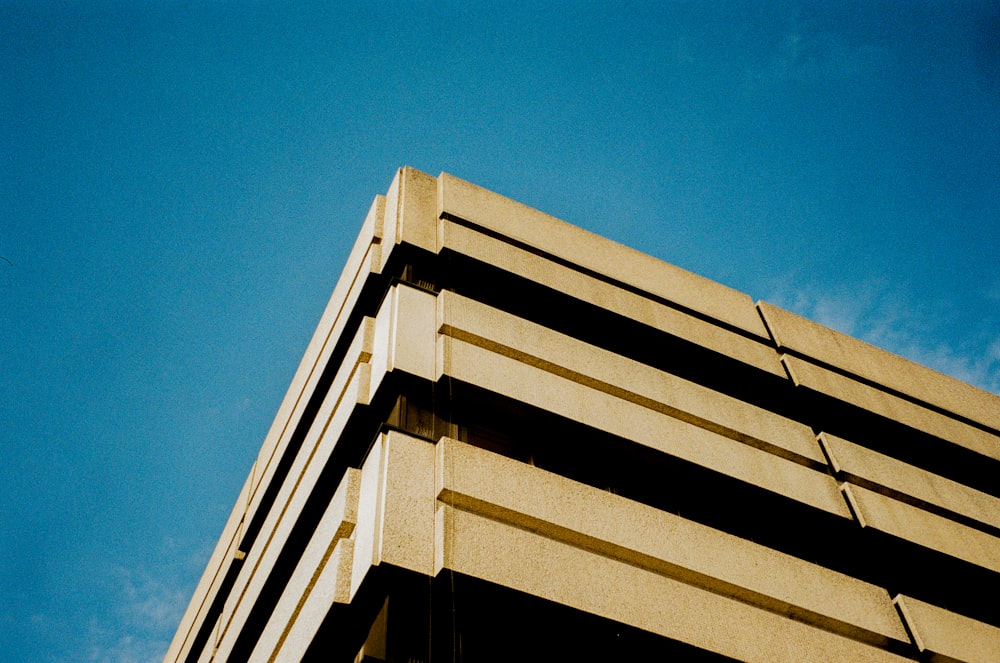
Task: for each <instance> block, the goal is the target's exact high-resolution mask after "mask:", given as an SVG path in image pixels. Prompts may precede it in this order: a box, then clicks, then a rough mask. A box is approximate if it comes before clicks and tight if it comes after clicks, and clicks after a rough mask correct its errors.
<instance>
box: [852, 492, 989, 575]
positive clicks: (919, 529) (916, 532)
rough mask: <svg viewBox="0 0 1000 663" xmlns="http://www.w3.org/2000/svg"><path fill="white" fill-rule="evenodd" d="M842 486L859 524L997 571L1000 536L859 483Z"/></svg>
mask: <svg viewBox="0 0 1000 663" xmlns="http://www.w3.org/2000/svg"><path fill="white" fill-rule="evenodd" d="M841 489H842V490H843V491H844V493H845V495H846V497H847V499H848V501H849V502H850V504H851V505H852V507H853V509H854V510H856V512H857V513H856V514H855V515H856V516H857V519H858V521H859V522H861V524H862V526H864V527H871V528H873V529H876V530H879V531H880V532H885V533H887V534H891V535H893V536H896V537H899V538H901V539H905V540H906V541H910V542H912V543H915V544H917V545H920V546H923V547H925V548H930V549H931V550H936V551H938V552H940V553H944V554H945V555H950V556H952V557H955V558H957V559H961V560H964V561H966V562H969V563H970V564H975V565H977V566H981V567H983V568H985V569H989V570H990V571H993V572H994V573H1000V538H997V537H995V536H992V535H990V534H987V533H986V532H982V531H980V530H977V529H972V528H971V527H967V526H966V525H962V524H960V523H957V522H955V521H954V520H949V519H948V518H944V517H942V516H939V515H937V514H933V513H930V512H929V511H924V510H923V509H920V508H918V507H915V506H912V505H910V504H906V503H905V502H900V501H899V500H895V499H892V498H891V497H886V496H885V495H882V494H881V493H876V492H874V491H872V490H868V489H867V488H862V487H861V486H855V485H851V484H847V483H845V484H843V485H842V486H841Z"/></svg>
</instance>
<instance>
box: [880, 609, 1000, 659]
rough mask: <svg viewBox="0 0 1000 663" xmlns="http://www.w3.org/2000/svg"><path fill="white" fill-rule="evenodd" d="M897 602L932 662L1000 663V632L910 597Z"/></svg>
mask: <svg viewBox="0 0 1000 663" xmlns="http://www.w3.org/2000/svg"><path fill="white" fill-rule="evenodd" d="M895 602H896V605H897V606H899V611H900V613H901V614H902V615H903V618H904V619H905V620H906V624H907V627H908V628H909V629H910V632H911V633H912V634H913V637H914V639H915V640H916V643H917V646H918V647H919V648H920V651H922V652H927V653H929V654H930V655H931V657H930V659H929V660H931V661H959V662H960V663H1000V628H997V627H996V626H991V625H990V624H984V623H983V622H980V621H976V620H974V619H969V618H968V617H963V616H962V615H959V614H956V613H954V612H949V611H948V610H945V609H944V608H939V607H937V606H934V605H931V604H929V603H924V602H923V601H918V600H917V599H914V598H911V597H909V596H903V595H899V596H897V597H896V598H895Z"/></svg>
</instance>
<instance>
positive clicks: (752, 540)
mask: <svg viewBox="0 0 1000 663" xmlns="http://www.w3.org/2000/svg"><path fill="white" fill-rule="evenodd" d="M998 597H1000V398H998V397H996V396H994V395H992V394H989V393H987V392H984V391H981V390H978V389H976V388H974V387H971V386H969V385H967V384H965V383H962V382H960V381H957V380H954V379H952V378H949V377H946V376H943V375H941V374H939V373H936V372H934V371H931V370H929V369H927V368H924V367H921V366H919V365H916V364H913V363H911V362H909V361H906V360H904V359H902V358H900V357H897V356H895V355H892V354H889V353H887V352H884V351H882V350H879V349H877V348H874V347H872V346H870V345H867V344H865V343H862V342H861V341H858V340H856V339H853V338H850V337H848V336H844V335H842V334H839V333H837V332H835V331H833V330H830V329H827V328H824V327H822V326H820V325H817V324H815V323H813V322H810V321H808V320H805V319H803V318H800V317H798V316H796V315H794V314H792V313H790V312H788V311H784V310H782V309H780V308H778V307H776V306H772V305H770V304H767V303H763V302H761V303H756V304H755V303H754V302H753V301H752V300H751V299H750V298H749V297H748V296H747V295H744V294H742V293H739V292H736V291H734V290H731V289H729V288H727V287H725V286H723V285H720V284H718V283H715V282H712V281H709V280H707V279H703V278H701V277H698V276H695V275H693V274H691V273H689V272H686V271H684V270H681V269H678V268H676V267H673V266H671V265H668V264H666V263H663V262H661V261H658V260H656V259H654V258H652V257H650V256H647V255H644V254H642V253H639V252H637V251H634V250H632V249H629V248H626V247H624V246H621V245H619V244H616V243H614V242H611V241H609V240H606V239H603V238H600V237H598V236H595V235H593V234H591V233H588V232H586V231H584V230H581V229H579V228H576V227H573V226H571V225H569V224H566V223H564V222H562V221H559V220H558V219H554V218H552V217H549V216H547V215H545V214H543V213H541V212H538V211H536V210H533V209H531V208H528V207H526V206H524V205H521V204H519V203H516V202H514V201H512V200H509V199H507V198H504V197H502V196H500V195H497V194H495V193H491V192H489V191H486V190H484V189H481V188H479V187H476V186H474V185H472V184H469V183H467V182H464V181H462V180H459V179H457V178H454V177H452V176H449V175H446V174H442V175H440V176H439V177H432V176H430V175H427V174H424V173H421V172H418V171H416V170H413V169H410V168H404V169H401V170H400V171H399V172H398V173H397V176H396V178H395V180H394V181H393V183H392V185H391V187H390V189H389V191H388V192H387V193H386V195H385V196H378V197H376V199H375V201H374V203H373V205H372V207H371V210H370V212H369V213H368V216H367V218H366V219H365V221H364V225H363V226H362V229H361V233H360V235H359V237H358V239H357V242H356V243H355V245H354V248H353V250H352V252H351V254H350V257H349V259H348V261H347V264H346V266H345V268H344V272H343V274H342V275H341V277H340V280H339V281H338V283H337V285H336V288H335V290H334V292H333V296H332V298H331V300H330V304H329V306H328V308H327V309H326V311H325V313H324V315H323V317H322V320H321V321H320V324H319V327H318V329H317V331H316V333H315V335H314V337H313V339H312V341H311V343H310V345H309V347H308V350H307V352H306V355H305V357H304V358H303V360H302V363H301V365H300V367H299V370H298V372H297V373H296V375H295V378H294V380H293V382H292V385H291V387H290V388H289V390H288V394H287V396H286V397H285V400H284V402H283V403H282V404H281V407H280V409H279V412H278V415H277V417H276V419H275V421H274V424H273V426H272V428H271V430H270V432H269V434H268V436H267V438H266V440H265V441H264V444H263V448H262V449H261V452H260V455H259V457H258V459H257V461H256V463H255V464H254V466H253V469H252V471H251V473H250V476H249V477H248V479H247V481H246V484H245V486H244V488H243V490H242V492H241V494H240V496H239V498H238V500H237V504H236V507H235V509H234V510H233V513H232V516H231V518H230V519H229V522H228V524H227V525H226V528H225V530H224V532H223V534H222V537H221V539H220V540H219V543H218V546H217V548H216V550H215V552H214V554H213V556H212V558H211V560H210V562H209V564H208V567H207V569H206V570H205V573H204V575H203V577H202V579H201V582H200V583H199V585H198V587H197V590H196V591H195V594H194V596H193V597H192V599H191V602H190V605H189V607H188V610H187V612H186V614H185V615H184V617H183V620H182V622H181V624H180V626H179V628H178V630H177V634H176V636H175V638H174V640H173V643H172V644H171V647H170V649H169V651H168V653H167V656H166V660H167V661H171V662H175V661H176V662H188V663H193V662H195V661H246V660H252V661H299V660H309V661H320V660H322V661H335V662H336V661H345V662H348V663H349V662H352V661H394V662H401V663H408V662H423V663H431V662H441V663H445V662H451V661H472V662H475V661H511V660H527V661H534V660H538V661H543V660H544V661H562V660H595V661H596V660H615V661H628V660H636V661H637V660H664V661H672V660H676V661H729V660H738V661H760V662H768V663H772V662H776V661H777V662H788V663H802V662H803V661H824V662H829V661H849V662H858V661H927V660H947V661H964V662H968V663H980V662H985V661H994V662H996V661H1000V608H998V605H1000V603H998V601H1000V599H998Z"/></svg>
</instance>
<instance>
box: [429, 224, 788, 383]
mask: <svg viewBox="0 0 1000 663" xmlns="http://www.w3.org/2000/svg"><path fill="white" fill-rule="evenodd" d="M441 238H442V239H441V248H448V249H450V250H452V251H455V252H456V253H460V254H462V255H467V256H469V257H472V258H475V259H476V260H479V261H481V262H484V263H486V264H489V265H493V266H495V267H498V268H500V269H502V270H504V271H506V272H510V273H512V274H516V275H518V276H522V277H524V278H527V279H530V280H532V281H534V282H536V283H539V284H541V285H544V286H547V287H549V288H552V289H554V290H557V291H559V292H562V293H564V294H566V295H569V296H571V297H574V298H576V299H579V300H581V301H585V302H588V303H591V304H594V305H596V306H600V307H602V308H605V309H607V310H608V311H611V312H613V313H617V314H619V315H623V316H626V317H629V318H632V319H634V320H636V321H638V322H641V323H643V324H646V325H649V326H650V327H653V328H655V329H659V330H661V331H663V332H665V333H667V334H670V335H672V336H676V337H677V338H681V339H684V340H686V341H690V342H692V343H695V344H697V345H700V346H702V347H705V348H708V349H710V350H714V351H716V352H719V353H721V354H725V355H727V356H729V357H732V358H733V359H736V360H738V361H741V362H743V363H745V364H748V365H750V366H753V367H755V368H758V369H760V370H763V371H767V372H768V373H771V374H773V375H776V376H779V377H785V372H784V369H782V368H781V364H780V363H779V362H778V358H777V355H776V353H775V352H774V349H773V348H772V347H771V346H770V339H767V338H764V337H761V336H760V335H758V334H756V333H754V332H753V331H750V332H747V333H752V334H753V337H748V336H746V335H743V334H739V333H736V332H734V331H732V330H731V329H730V328H727V327H723V326H720V325H719V324H716V323H715V322H712V321H711V320H705V319H703V318H700V317H697V316H695V315H692V314H690V313H688V312H685V311H684V310H681V309H678V308H674V307H672V306H668V305H666V304H664V303H662V302H661V301H658V300H656V299H651V298H649V297H646V296H644V295H642V294H639V293H636V292H632V291H630V290H627V289H624V288H623V287H621V286H620V285H615V284H614V283H611V282H608V281H605V280H602V279H600V278H597V277H595V276H593V275H591V274H589V273H587V272H582V271H580V270H579V269H576V268H574V267H573V266H567V265H565V264H561V263H559V262H554V261H553V260H552V259H550V258H547V257H545V256H542V255H538V254H536V253H532V252H530V251H527V250H525V249H522V248H518V247H516V246H513V245H511V244H508V243H506V242H504V241H503V240H502V239H497V238H495V237H490V236H488V235H485V234H483V233H482V232H479V231H477V230H475V229H472V228H468V227H465V226H462V225H459V224H457V223H453V222H451V221H448V220H443V221H442V222H441ZM743 331H745V332H746V331H747V330H743Z"/></svg>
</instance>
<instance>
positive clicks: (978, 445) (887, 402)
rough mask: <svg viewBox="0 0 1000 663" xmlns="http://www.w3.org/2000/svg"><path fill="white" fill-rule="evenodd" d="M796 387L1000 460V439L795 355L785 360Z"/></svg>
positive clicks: (783, 359) (785, 357)
mask: <svg viewBox="0 0 1000 663" xmlns="http://www.w3.org/2000/svg"><path fill="white" fill-rule="evenodd" d="M781 360H782V361H783V362H785V365H786V366H787V367H788V371H789V373H790V374H791V376H792V379H793V380H794V381H795V384H796V385H797V386H800V387H804V388H806V389H811V390H812V391H816V392H819V393H821V394H826V395H827V396H832V397H833V398H836V399H837V400H841V401H844V402H845V403H850V404H851V405H855V406H857V407H860V408H862V409H864V410H867V411H869V412H873V413H875V414H878V415H881V416H883V417H887V418H889V419H893V420H895V421H898V422H899V423H902V424H905V425H907V426H909V427H911V428H916V429H917V430H920V431H923V432H925V433H928V434H930V435H933V436H934V437H938V438H940V439H942V440H946V441H948V442H952V443H953V444H955V445H957V446H960V447H964V448H966V449H968V450H969V451H974V452H976V453H978V454H982V455H983V456H986V457H988V458H991V459H993V460H1000V437H998V436H996V435H991V434H990V433H987V432H986V431H984V430H982V429H980V428H976V427H974V426H970V425H968V424H966V423H963V422H961V421H958V420H957V419H952V418H951V417H948V416H946V415H943V414H941V413H939V412H935V411H934V410H928V409H927V408H925V407H921V406H920V405H917V404H916V403H913V402H910V401H908V400H904V399H902V398H900V397H898V396H893V395H892V394H890V393H888V392H885V391H882V390H880V389H876V388H875V387H871V386H869V385H867V384H864V383H861V382H858V381H857V380H853V379H851V378H849V377H846V376H844V375H841V374H840V373H835V372H833V371H831V370H829V369H826V368H823V367H822V366H817V365H816V364H813V363H811V362H808V361H806V360H804V359H800V358H798V357H793V356H791V355H784V356H783V357H782V359H781Z"/></svg>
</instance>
